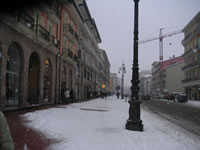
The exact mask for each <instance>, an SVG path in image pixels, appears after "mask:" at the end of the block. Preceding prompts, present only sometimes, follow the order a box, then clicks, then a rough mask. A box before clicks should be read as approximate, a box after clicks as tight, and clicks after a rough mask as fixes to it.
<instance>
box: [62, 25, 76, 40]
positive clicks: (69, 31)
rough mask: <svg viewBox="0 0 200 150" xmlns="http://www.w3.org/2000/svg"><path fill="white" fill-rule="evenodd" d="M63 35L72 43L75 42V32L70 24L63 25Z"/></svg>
mask: <svg viewBox="0 0 200 150" xmlns="http://www.w3.org/2000/svg"><path fill="white" fill-rule="evenodd" d="M64 34H65V35H66V36H67V37H68V38H69V39H70V40H71V41H73V42H76V40H75V32H74V29H73V28H72V26H71V25H70V24H64Z"/></svg>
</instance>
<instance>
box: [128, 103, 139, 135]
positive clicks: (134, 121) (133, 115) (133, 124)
mask: <svg viewBox="0 0 200 150" xmlns="http://www.w3.org/2000/svg"><path fill="white" fill-rule="evenodd" d="M140 103H141V102H140V101H138V100H137V101H134V100H130V101H129V104H130V108H129V119H128V120H127V122H126V127H125V128H126V129H127V130H132V131H143V124H142V120H141V119H140Z"/></svg>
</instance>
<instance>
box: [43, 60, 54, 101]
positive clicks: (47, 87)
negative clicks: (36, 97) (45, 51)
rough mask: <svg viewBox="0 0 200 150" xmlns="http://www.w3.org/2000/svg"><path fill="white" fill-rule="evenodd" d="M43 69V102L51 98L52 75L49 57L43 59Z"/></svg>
mask: <svg viewBox="0 0 200 150" xmlns="http://www.w3.org/2000/svg"><path fill="white" fill-rule="evenodd" d="M44 66H45V71H44V88H43V90H44V91H43V98H44V102H49V101H50V99H51V79H52V78H51V77H52V75H51V74H52V66H51V62H50V60H49V59H46V60H45V64H44Z"/></svg>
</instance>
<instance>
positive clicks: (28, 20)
mask: <svg viewBox="0 0 200 150" xmlns="http://www.w3.org/2000/svg"><path fill="white" fill-rule="evenodd" d="M18 21H19V22H21V23H23V24H24V25H25V26H27V27H28V28H30V29H31V30H33V31H34V23H35V20H34V19H33V18H32V17H31V16H30V15H29V14H28V13H27V12H26V11H24V10H20V11H19V13H18Z"/></svg>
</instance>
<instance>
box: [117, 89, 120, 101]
mask: <svg viewBox="0 0 200 150" xmlns="http://www.w3.org/2000/svg"><path fill="white" fill-rule="evenodd" d="M119 95H120V94H119V92H118V91H117V99H119Z"/></svg>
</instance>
